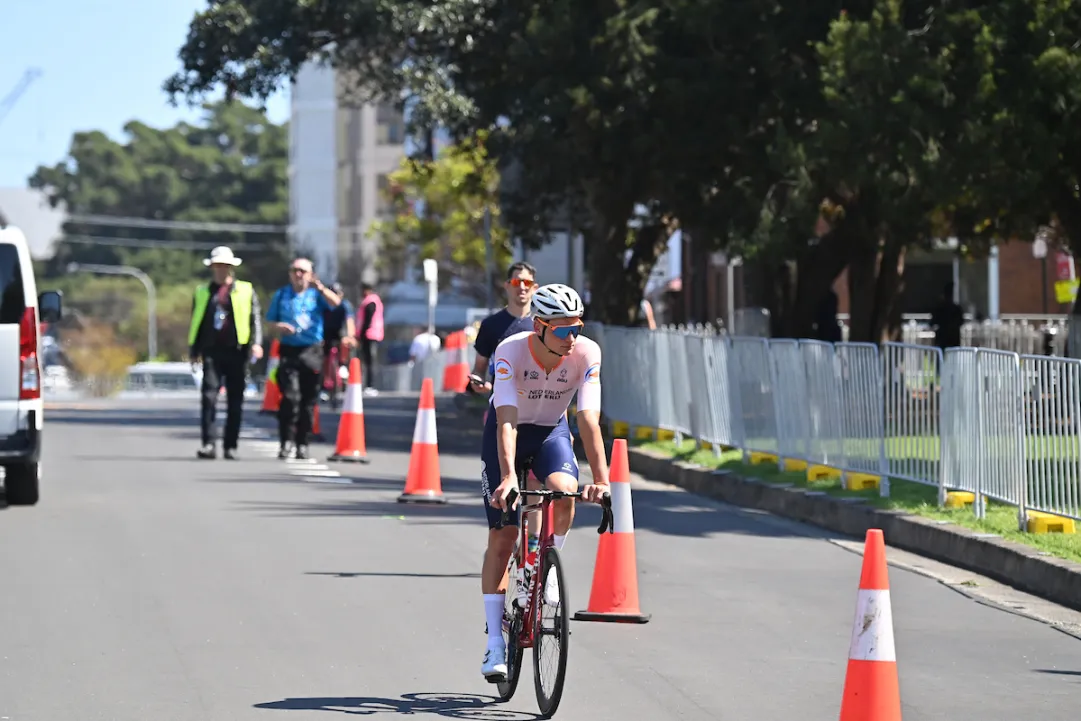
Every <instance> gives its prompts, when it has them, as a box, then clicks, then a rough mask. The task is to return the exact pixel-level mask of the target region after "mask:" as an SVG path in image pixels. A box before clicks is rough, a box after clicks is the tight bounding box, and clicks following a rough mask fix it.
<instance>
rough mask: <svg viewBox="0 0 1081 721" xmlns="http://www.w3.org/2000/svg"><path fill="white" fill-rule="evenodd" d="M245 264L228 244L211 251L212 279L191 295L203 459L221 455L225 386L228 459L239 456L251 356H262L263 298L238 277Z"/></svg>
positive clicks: (191, 334)
mask: <svg viewBox="0 0 1081 721" xmlns="http://www.w3.org/2000/svg"><path fill="white" fill-rule="evenodd" d="M240 263H241V260H240V258H237V257H236V256H235V255H233V251H232V250H230V249H229V248H227V247H225V246H219V247H217V248H215V249H214V250H212V251H210V257H209V258H207V259H205V260H204V261H203V265H206V266H209V267H210V271H211V273H212V274H213V279H212V280H211V282H209V283H204V284H202V285H200V286H198V287H197V288H196V289H195V296H194V297H193V298H192V304H191V326H190V328H189V330H188V346H189V347H190V357H191V360H192V363H195V362H196V361H198V360H202V362H203V388H202V413H201V414H200V424H201V426H202V436H203V443H202V447H201V448H199V451H198V453H197V455H198V456H199V458H215V457H216V456H217V448H216V444H215V439H214V436H215V425H214V419H215V415H216V411H217V407H218V395H219V394H220V393H221V387H222V386H223V385H224V386H225V393H226V404H227V409H228V410H227V415H226V417H225V437H224V439H223V443H222V447H223V451H224V456H225V458H227V459H230V460H235V459H236V457H237V444H238V440H239V438H240V420H241V414H242V413H243V410H244V388H245V386H246V385H247V378H246V375H247V373H246V371H247V366H248V358H249V357H251V358H255V359H258V358H262V356H263V324H262V320H261V312H260V309H259V297H258V296H257V295H256V294H255V289H254V288H253V287H252V284H251V283H249V282H247V281H244V280H237V279H236V277H235V272H236V267H237V266H238V265H240Z"/></svg>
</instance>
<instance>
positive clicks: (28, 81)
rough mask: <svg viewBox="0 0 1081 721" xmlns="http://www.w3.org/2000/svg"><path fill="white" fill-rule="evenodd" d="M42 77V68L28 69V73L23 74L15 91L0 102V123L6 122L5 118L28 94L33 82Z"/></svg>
mask: <svg viewBox="0 0 1081 721" xmlns="http://www.w3.org/2000/svg"><path fill="white" fill-rule="evenodd" d="M40 77H41V69H40V68H27V69H26V72H24V73H23V76H22V78H20V79H19V82H18V83H16V85H15V89H14V90H12V91H11V92H10V93H8V94H7V96H6V97H5V98H4V99H3V100H0V123H2V122H4V118H5V117H7V114H8V113H10V112H11V110H12V108H14V107H15V104H16V103H18V102H19V98H21V97H22V94H23V93H25V92H26V89H27V88H29V87H30V86H31V85H32V84H33V82H34V81H35V80H37V79H38V78H40Z"/></svg>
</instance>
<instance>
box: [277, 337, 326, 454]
mask: <svg viewBox="0 0 1081 721" xmlns="http://www.w3.org/2000/svg"><path fill="white" fill-rule="evenodd" d="M323 358H324V356H323V346H322V344H318V345H309V346H303V347H298V346H288V345H285V344H284V343H283V344H282V345H281V362H280V363H279V365H278V388H279V389H280V390H281V394H282V400H281V405H280V406H279V408H278V437H279V438H280V439H281V442H282V443H289V442H293V443H296V444H297V445H298V446H306V445H308V435H309V434H310V433H311V432H312V422H313V418H314V415H315V404H316V402H317V401H318V400H319V388H320V386H321V385H322V380H323Z"/></svg>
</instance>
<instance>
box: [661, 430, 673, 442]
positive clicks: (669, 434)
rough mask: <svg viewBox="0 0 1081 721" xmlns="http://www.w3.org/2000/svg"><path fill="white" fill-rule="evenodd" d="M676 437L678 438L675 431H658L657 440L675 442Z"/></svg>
mask: <svg viewBox="0 0 1081 721" xmlns="http://www.w3.org/2000/svg"><path fill="white" fill-rule="evenodd" d="M675 437H676V433H675V431H662V430H658V431H657V440H658V441H671V440H674V439H675Z"/></svg>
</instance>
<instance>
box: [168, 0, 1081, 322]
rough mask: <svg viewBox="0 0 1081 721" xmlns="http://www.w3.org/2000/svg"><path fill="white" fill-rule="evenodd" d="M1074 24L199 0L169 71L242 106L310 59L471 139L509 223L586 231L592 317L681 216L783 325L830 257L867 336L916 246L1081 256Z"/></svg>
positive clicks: (775, 4) (887, 315)
mask: <svg viewBox="0 0 1081 721" xmlns="http://www.w3.org/2000/svg"><path fill="white" fill-rule="evenodd" d="M1079 41H1081V8H1079V7H1078V5H1077V4H1076V3H1071V2H1069V1H1068V0H1025V1H1022V0H1007V1H1006V2H952V1H951V2H941V1H935V2H932V1H931V0H907V1H902V0H855V2H842V1H841V0H811V1H810V2H804V3H792V2H784V1H783V0H748V1H745V2H739V3H735V2H730V1H728V0H669V1H668V2H665V3H659V2H654V1H650V0H646V1H644V2H639V3H625V2H621V1H619V2H616V1H613V0H598V1H597V2H590V3H583V2H573V1H572V0H556V1H555V2H536V1H532V2H531V1H529V0H525V1H524V2H514V3H511V2H509V1H508V0H469V1H468V2H466V1H465V0H439V1H437V2H429V1H425V2H420V1H419V0H330V1H328V2H324V3H319V4H313V3H307V2H300V1H299V0H291V1H286V2H274V3H269V2H266V0H217V1H215V2H212V3H211V4H210V7H209V8H208V9H207V10H205V11H203V12H201V13H199V14H198V15H197V16H196V17H195V19H194V20H193V22H192V25H191V29H190V34H189V37H188V39H187V42H186V43H185V44H184V46H183V47H182V48H181V50H180V60H181V64H182V68H181V70H180V71H179V72H178V73H177V74H176V75H174V76H173V77H172V78H170V79H169V80H168V81H167V82H166V89H167V90H168V91H169V92H170V93H172V94H173V96H174V97H177V96H180V95H183V96H185V97H187V98H189V99H198V98H199V97H201V96H202V95H204V94H205V93H207V92H210V91H212V90H215V89H217V88H219V87H225V88H226V90H227V92H229V93H235V94H237V95H239V96H244V97H255V98H260V97H265V96H267V95H268V94H269V93H270V92H272V91H273V89H274V88H275V87H277V85H278V84H279V83H281V82H283V81H284V80H286V79H287V78H289V77H291V76H293V75H294V74H295V73H296V71H297V70H298V69H299V67H300V66H301V64H302V63H303V62H305V61H306V60H309V59H325V60H327V61H329V62H332V63H333V64H335V65H336V66H338V67H342V68H347V69H349V70H351V71H355V76H356V77H358V78H362V79H363V81H364V82H363V85H362V86H359V87H358V88H357V92H358V93H360V94H362V95H363V96H364V97H370V98H375V97H379V98H384V99H387V98H389V99H402V102H403V103H405V104H406V105H407V106H408V107H409V108H410V110H411V115H410V122H411V129H412V130H413V131H414V132H421V131H422V130H423V129H425V128H426V127H429V126H431V125H432V124H440V125H442V126H444V127H446V128H448V129H450V131H451V132H452V133H453V134H454V135H455V137H457V138H466V137H470V136H472V135H473V134H474V133H476V132H478V131H484V132H488V133H490V138H489V144H488V147H489V149H490V150H491V152H492V153H493V155H494V156H495V157H496V158H497V159H498V161H499V163H500V167H501V170H502V171H503V177H504V183H503V185H504V187H503V189H502V192H501V210H502V213H503V218H504V221H505V223H506V225H507V227H508V230H509V231H510V232H512V233H513V234H514V235H516V236H519V237H523V238H526V239H528V240H530V241H532V242H540V241H541V240H542V239H543V236H544V233H545V232H546V231H548V230H550V229H553V228H555V229H565V228H570V229H575V230H580V231H581V232H583V234H584V235H585V236H586V239H587V246H586V248H587V254H588V256H589V267H590V283H591V289H592V290H593V295H594V298H595V299H597V298H600V299H602V300H601V303H600V306H601V307H600V308H599V311H600V312H599V317H601V318H602V319H604V320H608V321H614V322H621V321H625V320H627V319H629V318H630V317H631V316H632V315H633V313H634V312H635V311H634V308H635V305H636V301H637V300H638V298H639V297H640V295H641V291H642V287H643V285H644V283H645V280H646V275H647V273H648V271H649V268H650V267H651V266H652V264H653V262H654V260H655V259H656V257H657V254H658V253H659V252H660V250H661V249H662V247H663V242H664V240H665V238H666V236H667V233H668V232H669V231H670V229H671V228H672V227H673V226H674V225H678V226H679V227H681V228H682V229H683V231H684V232H685V233H686V234H688V235H689V236H690V238H691V239H692V245H693V249H692V250H693V252H694V253H695V254H699V257H701V258H702V259H703V262H704V260H705V255H704V254H708V253H709V252H710V251H712V250H716V249H727V250H729V251H731V252H733V253H738V254H740V255H743V256H744V257H746V258H748V259H753V260H755V261H756V262H757V263H758V265H759V266H760V267H761V268H763V269H764V271H765V272H766V273H767V274H768V277H767V282H766V284H765V285H766V287H768V288H769V289H770V291H771V298H770V301H769V302H770V304H771V310H772V311H773V312H774V319H775V321H776V323H777V326H778V327H777V328H776V330H777V331H779V332H782V333H785V334H801V333H805V332H807V330H808V329H809V327H810V324H811V322H812V316H813V313H814V310H815V307H816V305H817V304H818V302H819V301H820V299H821V298H822V296H823V295H824V294H825V293H826V291H827V289H828V288H829V286H830V285H831V284H832V283H833V282H834V281H835V280H836V278H837V277H838V276H839V274H840V273H841V272H842V270H844V269H847V270H848V283H849V291H850V295H851V297H852V308H853V317H852V337H853V338H854V339H878V338H881V337H882V335H883V333H884V332H885V330H886V329H887V328H888V327H889V326H890V325H891V322H893V319H894V318H895V316H896V311H897V308H896V302H895V299H896V297H897V293H898V290H899V288H900V287H901V284H902V283H903V270H904V262H905V257H906V253H908V252H909V251H910V250H911V249H913V248H927V247H930V246H931V244H932V242H933V240H934V239H936V238H942V237H945V236H957V237H959V238H960V239H961V242H962V245H963V247H964V249H965V252H968V253H970V254H980V253H982V252H984V251H985V250H986V248H987V247H988V244H989V243H991V242H997V243H1002V242H1010V241H1012V240H1017V239H1020V240H1023V241H1028V240H1031V238H1032V237H1033V235H1034V232H1035V230H1036V227H1037V226H1039V225H1042V224H1049V225H1051V226H1052V227H1054V228H1055V229H1056V230H1057V232H1058V235H1057V239H1058V241H1059V242H1061V243H1062V244H1064V245H1067V246H1072V247H1074V248H1075V249H1079V250H1081V191H1079V190H1078V187H1079V184H1078V177H1077V172H1078V171H1077V169H1078V168H1079V167H1081V165H1079V163H1081V145H1079V140H1081V130H1079V129H1078V128H1079V127H1081V126H1079V124H1078V123H1077V122H1076V120H1077V119H1078V118H1077V116H1078V113H1079V111H1081V74H1079V73H1078V72H1077V71H1078V69H1079V68H1081V51H1079V49H1078V48H1081V42H1079ZM642 208H645V215H644V216H640V215H639V213H640V211H641V209H642ZM700 264H701V263H697V264H693V265H700ZM617 269H618V272H614V271H616V270H617Z"/></svg>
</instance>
